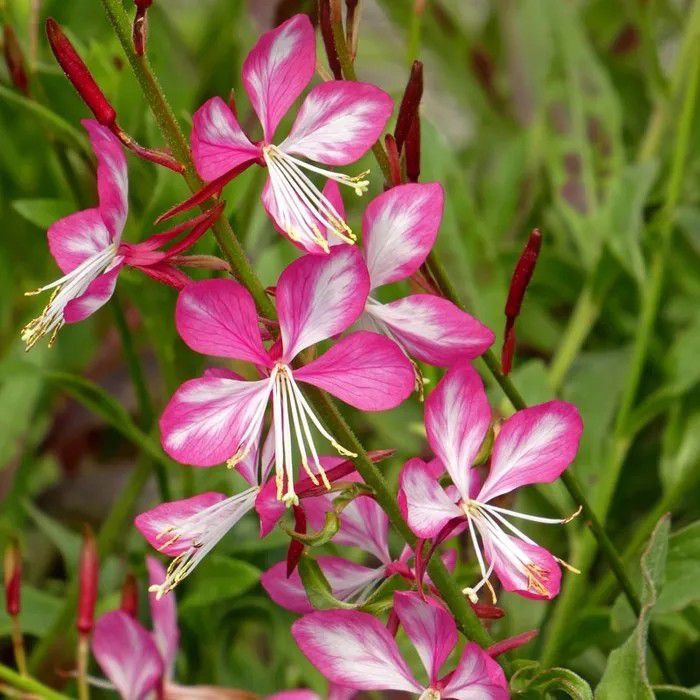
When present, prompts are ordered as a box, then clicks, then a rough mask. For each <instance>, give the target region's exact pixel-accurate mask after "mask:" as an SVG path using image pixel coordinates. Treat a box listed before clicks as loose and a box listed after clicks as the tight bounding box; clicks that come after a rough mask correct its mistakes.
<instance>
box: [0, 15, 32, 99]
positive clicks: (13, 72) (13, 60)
mask: <svg viewBox="0 0 700 700" xmlns="http://www.w3.org/2000/svg"><path fill="white" fill-rule="evenodd" d="M3 38H4V43H3V53H4V54H5V63H6V64H7V72H8V73H9V74H10V80H11V81H12V84H13V85H14V86H15V87H16V88H17V89H18V90H19V91H20V92H22V93H24V94H25V95H28V94H29V78H28V77H27V71H26V68H25V64H24V54H23V53H22V49H21V48H20V45H19V42H18V41H17V35H16V34H15V30H14V29H13V28H12V27H11V26H10V25H9V24H6V25H5V26H4V27H3Z"/></svg>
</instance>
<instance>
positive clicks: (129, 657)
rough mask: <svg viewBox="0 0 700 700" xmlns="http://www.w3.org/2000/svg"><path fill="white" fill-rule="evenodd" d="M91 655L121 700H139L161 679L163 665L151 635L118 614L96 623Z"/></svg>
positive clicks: (130, 619) (110, 614)
mask: <svg viewBox="0 0 700 700" xmlns="http://www.w3.org/2000/svg"><path fill="white" fill-rule="evenodd" d="M92 653H93V654H94V656H95V659H96V660H97V663H98V664H99V665H100V667H101V668H102V670H103V671H104V674H105V676H107V678H109V680H110V681H112V683H114V685H115V686H116V688H117V691H118V692H119V694H120V695H121V696H122V698H125V700H143V699H144V698H146V696H147V695H148V694H149V693H150V692H151V691H153V690H154V689H155V688H156V686H157V685H158V684H159V683H160V680H161V678H162V677H163V672H164V669H163V661H162V660H161V658H160V654H159V653H158V649H157V648H156V645H155V643H154V642H153V639H152V638H151V635H150V634H149V633H148V632H146V630H145V629H144V628H143V627H141V625H140V624H139V623H138V622H137V621H136V620H134V619H133V618H132V617H131V616H130V615H127V614H126V613H124V612H122V611H121V610H116V611H113V612H108V613H107V614H106V615H103V616H102V617H101V618H100V619H99V620H98V621H97V624H96V625H95V630H94V632H93V635H92Z"/></svg>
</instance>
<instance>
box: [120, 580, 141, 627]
mask: <svg viewBox="0 0 700 700" xmlns="http://www.w3.org/2000/svg"><path fill="white" fill-rule="evenodd" d="M119 608H120V610H122V611H123V612H125V613H126V614H127V615H131V617H136V615H137V614H138V611H139V589H138V586H137V584H136V578H135V576H134V575H133V574H132V573H131V572H129V573H128V574H127V575H126V577H125V578H124V583H123V584H122V598H121V602H120V604H119Z"/></svg>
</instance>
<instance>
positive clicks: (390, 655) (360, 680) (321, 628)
mask: <svg viewBox="0 0 700 700" xmlns="http://www.w3.org/2000/svg"><path fill="white" fill-rule="evenodd" d="M292 634H293V635H294V638H295V639H296V641H297V644H298V645H299V648H300V649H301V650H302V652H304V654H305V655H306V656H307V658H308V659H309V661H311V663H312V664H313V665H314V666H316V668H317V669H318V670H319V671H320V672H321V673H322V674H323V675H324V676H325V677H326V678H328V679H329V680H330V681H332V682H333V683H337V684H338V685H342V686H346V687H348V688H356V689H357V690H403V691H406V692H409V693H420V692H421V691H422V690H423V688H422V687H421V686H420V685H419V684H418V683H417V681H416V680H415V679H414V678H413V674H412V673H411V671H410V669H409V668H408V666H407V665H406V662H405V661H404V660H403V658H401V654H400V653H399V649H398V646H397V645H396V642H395V641H394V638H393V637H392V636H391V634H390V633H389V631H388V630H387V629H386V627H384V626H383V625H382V624H381V622H379V620H377V618H375V617H373V616H372V615H368V614H367V613H363V612H358V611H355V610H319V611H316V612H313V613H311V614H310V615H305V616H304V617H302V618H301V619H300V620H297V621H296V622H295V623H294V624H293V625H292Z"/></svg>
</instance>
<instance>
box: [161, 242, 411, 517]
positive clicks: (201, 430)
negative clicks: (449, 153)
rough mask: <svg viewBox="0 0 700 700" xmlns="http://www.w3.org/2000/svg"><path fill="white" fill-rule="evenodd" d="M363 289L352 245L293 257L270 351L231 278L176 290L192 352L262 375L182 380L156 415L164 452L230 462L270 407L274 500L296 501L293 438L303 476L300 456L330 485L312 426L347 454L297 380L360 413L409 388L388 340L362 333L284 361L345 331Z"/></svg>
mask: <svg viewBox="0 0 700 700" xmlns="http://www.w3.org/2000/svg"><path fill="white" fill-rule="evenodd" d="M368 289H369V280H368V278H367V273H366V270H365V269H364V265H363V264H362V259H361V257H360V254H359V252H358V250H357V249H356V248H355V247H354V246H342V247H338V248H337V249H336V250H334V251H333V252H332V253H331V254H329V255H328V256H323V257H320V256H305V257H303V258H300V259H298V260H296V261H294V262H293V263H291V265H289V266H288V267H287V268H286V269H285V270H284V271H283V272H282V274H281V276H280V278H279V282H278V284H277V288H276V293H275V294H276V302H277V313H278V318H279V327H280V339H279V341H278V342H277V343H275V344H273V345H272V346H271V347H270V348H269V349H266V348H265V346H264V345H263V341H262V337H261V335H260V330H259V326H258V317H257V313H256V309H255V304H254V302H253V299H252V297H251V296H250V294H249V293H248V292H247V291H246V290H245V289H244V288H243V287H242V286H241V285H239V284H238V283H237V282H234V281H233V280H227V279H215V280H205V281H201V282H195V283H193V284H191V285H189V286H188V287H186V288H185V289H183V290H182V292H180V297H179V299H178V302H177V306H176V314H175V320H176V325H177V329H178V332H179V333H180V336H181V337H182V339H183V340H184V341H185V342H186V343H187V344H188V345H189V346H190V347H191V348H192V349H193V350H196V351H197V352H202V353H207V354H209V355H216V356H223V357H229V358H234V359H237V360H244V361H248V362H251V363H253V364H254V365H255V366H256V367H257V368H258V369H259V371H260V372H261V374H262V378H261V379H259V380H257V381H242V380H237V379H230V378H227V377H222V376H218V377H214V376H204V377H201V378H199V379H193V380H190V381H188V382H185V383H184V384H183V385H182V386H181V387H180V388H179V389H178V390H177V391H176V392H175V394H174V396H173V397H172V398H171V400H170V402H169V403H168V405H167V406H166V408H165V411H164V413H163V415H162V417H161V420H160V428H161V435H162V443H163V448H164V449H165V451H166V452H167V453H168V454H169V455H170V456H171V457H173V458H174V459H176V460H178V461H179V462H183V463H185V464H192V465H195V466H203V467H204V466H213V465H215V464H219V463H221V462H224V461H227V463H228V465H229V466H234V465H235V464H236V463H237V462H239V461H240V460H241V459H243V458H244V457H245V456H246V455H247V454H248V452H249V451H250V450H251V448H252V447H253V445H254V444H255V442H256V440H257V439H258V436H259V434H260V431H261V428H262V425H263V421H264V417H265V413H266V409H267V406H268V404H270V403H272V426H273V429H274V436H275V447H274V452H275V478H276V485H277V497H278V499H280V500H283V501H284V502H285V503H288V504H294V503H298V499H297V497H296V495H295V493H294V461H293V460H294V456H293V449H292V448H293V445H294V444H296V446H297V448H298V451H299V453H300V455H301V462H302V466H303V468H304V470H305V471H306V473H307V474H308V475H309V477H310V478H311V479H312V481H316V480H317V477H316V475H315V474H314V472H313V471H312V470H311V469H310V467H309V462H311V463H313V465H314V467H315V471H316V473H318V475H319V477H320V479H321V481H323V483H324V484H325V485H326V487H329V486H330V485H329V484H328V483H327V479H326V478H325V472H324V470H323V467H322V465H321V463H320V462H319V459H318V452H317V450H316V447H315V444H314V439H313V436H312V428H311V426H314V427H315V428H316V429H317V430H318V432H319V433H321V435H323V436H324V437H325V438H326V439H327V440H328V441H329V442H330V443H331V444H332V445H333V447H334V448H335V449H336V450H338V451H339V452H340V453H341V454H344V455H347V456H355V455H353V454H352V453H351V452H349V451H348V450H346V449H345V448H343V447H342V446H341V445H339V444H338V442H337V441H336V439H335V438H334V437H333V436H332V435H331V434H330V433H329V432H328V430H326V428H325V427H324V426H323V425H322V423H321V421H320V420H319V418H318V417H317V416H316V414H315V413H314V411H313V409H312V408H311V406H310V404H309V402H308V401H307V400H306V398H305V396H304V394H303V393H302V391H301V389H300V388H299V386H298V382H305V383H308V384H312V385H314V386H316V387H319V388H320V389H324V390H325V391H328V392H329V393H331V394H333V395H334V396H336V397H338V398H340V399H342V400H343V401H345V403H348V404H350V405H351V406H354V407H356V408H359V409H360V410H363V411H383V410H387V409H390V408H394V407H395V406H398V404H400V403H401V402H402V401H403V400H404V399H405V398H406V397H407V396H408V395H409V394H410V392H411V388H412V384H413V370H412V368H411V365H410V363H409V361H408V360H407V358H406V357H405V355H404V354H403V353H402V352H401V351H400V350H399V349H398V348H397V347H396V345H395V344H394V343H392V342H391V341H389V340H387V339H386V338H383V337H382V336H380V335H378V334H376V333H370V332H366V331H359V332H356V333H352V334H350V335H348V336H346V337H345V338H343V339H342V340H340V341H338V342H337V343H336V344H335V345H333V346H332V347H331V348H330V349H329V350H328V351H326V352H325V353H324V354H322V355H321V356H320V357H318V358H316V359H315V360H313V361H311V362H309V363H308V364H306V365H304V366H303V367H299V368H296V367H294V366H293V365H292V362H293V360H294V358H295V357H296V356H297V355H298V354H299V353H300V352H301V351H302V350H304V349H306V348H309V347H311V346H312V345H314V344H316V343H318V342H320V341H322V340H325V339H327V338H330V337H332V336H335V335H337V334H339V333H341V332H343V331H344V330H346V329H347V328H348V327H349V326H350V325H351V324H352V323H353V322H354V321H355V320H356V319H357V317H358V316H359V315H360V314H361V313H362V309H363V307H364V304H365V300H366V299H367V293H368ZM285 479H286V485H287V486H286V492H284V483H285ZM283 492H284V493H283Z"/></svg>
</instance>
